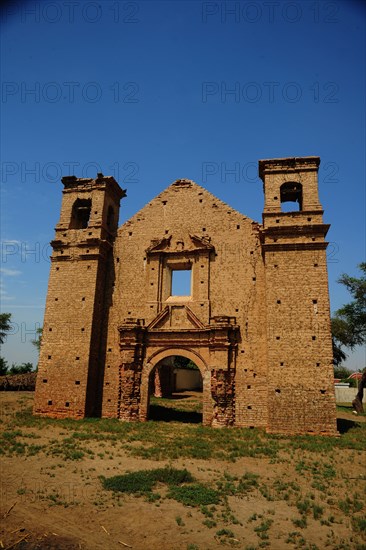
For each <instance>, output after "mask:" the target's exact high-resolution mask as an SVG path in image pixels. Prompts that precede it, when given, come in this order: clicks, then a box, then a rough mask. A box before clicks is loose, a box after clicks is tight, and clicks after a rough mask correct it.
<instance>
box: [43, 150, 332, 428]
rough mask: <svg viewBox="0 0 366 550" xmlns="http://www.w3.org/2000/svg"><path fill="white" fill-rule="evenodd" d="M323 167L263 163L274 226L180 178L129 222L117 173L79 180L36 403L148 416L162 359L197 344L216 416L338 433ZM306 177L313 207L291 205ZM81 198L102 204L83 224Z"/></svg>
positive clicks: (190, 353)
mask: <svg viewBox="0 0 366 550" xmlns="http://www.w3.org/2000/svg"><path fill="white" fill-rule="evenodd" d="M317 167H318V159H317V157H309V158H307V159H275V160H271V161H261V162H260V173H261V177H262V178H263V180H264V189H265V207H264V214H263V224H259V223H257V222H254V221H252V220H250V219H249V218H247V217H246V216H244V215H243V214H241V213H239V212H237V211H236V210H234V209H232V208H231V207H230V206H228V205H227V204H225V203H224V202H222V201H220V200H219V199H217V198H216V197H214V196H213V195H212V194H211V193H209V192H208V191H207V190H205V189H204V188H202V187H200V186H199V185H197V184H195V183H194V182H191V181H189V180H178V181H176V182H174V183H173V184H172V185H170V186H169V187H168V188H167V189H165V190H164V191H163V192H162V193H160V194H159V195H158V196H157V197H155V198H154V199H153V200H152V201H151V202H149V203H148V204H147V205H146V206H145V207H144V208H143V209H142V210H140V211H139V212H138V213H137V214H136V215H135V216H133V217H132V218H131V219H130V220H129V221H127V222H126V223H125V224H124V225H122V226H121V227H120V228H119V229H118V232H117V226H116V220H117V219H118V208H119V200H120V198H121V197H122V196H123V192H122V191H121V189H120V188H119V187H118V185H117V184H116V182H114V180H113V178H104V176H101V177H99V175H98V178H97V179H96V180H77V179H76V178H66V180H67V181H65V182H64V183H65V192H64V198H63V205H62V208H61V216H60V222H59V224H58V225H57V227H56V239H55V241H54V242H53V246H54V253H53V261H52V265H51V274H50V281H49V290H48V297H47V304H46V315H45V322H44V337H43V341H42V349H41V355H40V366H39V375H38V380H37V388H36V400H35V409H34V410H35V413H36V414H47V415H49V416H73V417H76V418H81V417H83V416H86V415H92V414H94V415H102V416H103V417H111V418H120V419H121V420H126V421H138V420H140V421H141V420H146V419H147V418H148V408H149V393H150V392H151V387H152V384H151V377H152V376H154V368H155V367H157V368H159V366H161V365H162V363H161V362H160V361H161V360H162V359H164V361H167V360H168V358H169V357H170V356H173V355H184V356H185V357H187V358H189V359H191V360H193V361H194V362H195V363H196V364H197V366H198V368H199V370H200V373H201V376H202V380H203V422H204V424H205V425H214V426H226V425H234V426H247V427H252V426H253V427H254V426H256V427H263V428H266V429H267V430H268V431H270V432H280V433H309V432H310V433H326V434H334V433H336V427H335V400H334V388H333V367H332V363H331V362H332V347H331V335H330V312H329V297H328V284H327V270H326V257H325V247H326V244H325V235H326V232H327V228H328V226H326V225H324V224H323V219H322V207H321V205H320V203H319V198H318V189H317ZM112 180H113V181H112ZM293 181H296V182H297V183H296V186H297V187H296V189H298V188H299V187H300V188H301V190H302V191H301V192H302V210H301V211H299V212H291V213H283V212H281V201H282V199H283V193H282V189H283V187H282V185H283V183H284V182H285V183H286V185H290V187H291V185H292V183H291V182H293ZM296 192H297V191H296ZM76 199H82V200H84V203H85V200H88V199H90V201H91V204H92V207H91V215H90V221H89V224H88V227H87V228H84V229H71V228H70V218H71V217H72V216H74V205H75V200H76ZM111 210H112V218H113V219H114V220H115V222H114V226H113V227H111V226H110V223H109V224H108V222H107V220H108V219H110V211H111ZM188 267H189V268H190V269H191V292H190V296H185V297H174V296H171V286H170V285H171V271H172V270H174V269H182V268H184V269H187V268H188ZM50 329H51V330H50ZM161 373H162V378H161V381H162V380H163V379H164V366H161ZM165 374H167V373H165Z"/></svg>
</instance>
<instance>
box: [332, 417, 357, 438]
mask: <svg viewBox="0 0 366 550" xmlns="http://www.w3.org/2000/svg"><path fill="white" fill-rule="evenodd" d="M359 425H360V424H359V422H357V420H356V421H354V420H347V419H346V418H337V430H338V431H339V433H340V434H345V433H347V432H348V430H350V429H351V428H356V427H357V426H359Z"/></svg>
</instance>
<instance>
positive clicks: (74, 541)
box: [0, 392, 366, 550]
mask: <svg viewBox="0 0 366 550" xmlns="http://www.w3.org/2000/svg"><path fill="white" fill-rule="evenodd" d="M0 400H1V401H0V403H1V410H0V412H1V431H4V430H6V428H7V426H8V425H9V423H11V419H12V418H13V417H14V414H15V412H16V411H17V410H21V409H22V408H28V407H29V406H30V405H31V404H32V400H33V394H32V393H31V392H1V395H0ZM340 416H341V417H342V418H343V419H344V421H346V422H349V423H352V424H354V422H355V421H357V422H358V421H361V422H364V421H365V420H366V419H365V418H361V419H360V418H355V417H354V416H353V415H352V414H348V413H343V412H342V413H341V415H340ZM19 429H21V430H22V432H23V433H25V434H26V433H28V434H29V435H31V434H35V433H36V434H37V439H34V441H30V440H29V441H28V443H30V442H31V443H34V444H37V445H41V444H45V443H47V442H48V441H50V440H54V439H58V438H62V437H65V436H66V435H67V434H66V432H65V429H64V428H59V427H57V426H56V427H55V426H52V427H51V428H50V426H45V427H36V428H35V427H31V428H27V427H26V428H23V427H21V428H19ZM172 431H174V424H172ZM100 445H101V444H100V442H97V441H92V442H90V443H88V446H89V447H90V448H91V450H93V452H94V455H93V457H92V456H91V457H90V458H89V457H84V458H83V459H81V460H65V459H63V458H60V457H58V456H47V454H46V453H45V452H43V451H42V452H38V453H37V454H34V456H17V455H15V454H13V455H12V456H4V455H3V456H2V457H1V481H2V483H1V507H0V517H1V518H2V521H1V531H0V547H1V548H7V549H10V548H18V549H19V548H27V549H36V548H39V549H78V548H79V549H90V550H94V549H110V550H113V549H121V548H134V549H135V550H145V549H148V550H173V549H174V550H198V549H199V550H214V549H218V548H222V547H223V546H233V547H237V548H242V549H247V550H249V549H251V550H253V549H255V548H263V547H269V548H271V549H274V550H277V549H278V550H283V549H286V548H289V549H291V548H305V549H306V548H308V549H311V548H312V549H315V548H318V549H320V550H322V549H324V548H334V549H344V550H346V549H348V548H349V549H353V548H354V549H356V548H357V549H361V548H366V546H362V542H361V534H362V533H361V534H360V533H359V532H355V531H354V530H353V527H352V517H351V514H348V515H347V514H345V513H344V512H343V511H342V510H341V509H340V507H339V501H340V500H342V499H345V498H346V496H347V495H350V498H351V500H352V499H354V494H355V492H357V491H358V492H359V493H360V495H359V502H360V503H361V504H360V505H361V506H364V510H363V512H365V505H366V495H365V489H364V485H365V473H366V472H365V465H366V463H365V453H364V452H362V451H358V450H357V451H355V450H349V449H337V452H336V453H332V456H331V457H330V456H327V454H326V453H324V452H321V453H319V456H317V455H316V454H315V455H314V453H311V454H309V453H308V452H307V451H306V452H305V451H304V452H302V451H296V452H295V453H294V452H292V453H291V454H289V456H288V457H287V458H286V456H283V457H282V460H275V461H273V460H272V459H270V458H260V459H258V458H252V457H245V458H240V459H237V460H236V461H235V462H227V461H219V460H195V459H178V460H175V461H173V462H172V461H169V460H165V461H154V460H145V459H142V458H139V457H133V456H130V455H129V454H127V453H125V452H123V450H119V451H118V452H117V451H115V450H114V451H113V453H112V452H111V453H110V454H106V453H105V447H103V448H102V449H101V446H100ZM101 450H102V451H103V452H101ZM301 460H303V461H305V463H307V461H308V462H309V463H310V462H311V463H312V464H316V463H317V461H318V464H320V465H321V464H323V463H325V462H331V464H332V467H333V468H334V469H335V470H336V477H335V478H334V479H332V485H331V487H330V488H329V487H328V489H327V490H326V491H325V492H324V493H323V494H322V491H321V490H320V491H319V490H318V489H316V488H314V487H313V483H314V476H313V477H311V475H310V474H308V472H307V471H306V469H305V470H302V471H300V472H299V471H298V469H296V465H298V464H299V461H301ZM167 464H170V465H172V466H174V467H175V468H187V469H188V470H189V471H190V472H191V473H192V474H193V475H194V476H195V477H196V478H197V480H199V481H200V482H204V483H210V484H211V485H212V486H214V485H215V483H216V481H217V480H218V479H221V478H223V476H224V475H225V474H226V475H228V474H229V475H231V476H242V475H243V474H244V473H245V472H248V471H249V472H252V473H255V474H257V475H258V476H259V478H258V479H259V480H260V482H261V483H263V484H264V485H266V486H268V488H269V489H268V490H269V491H270V490H271V487H274V485H273V483H275V481H276V480H282V481H284V482H292V481H293V482H296V483H297V484H298V485H299V486H300V487H301V496H302V498H305V496H306V495H310V494H313V497H314V499H315V501H316V502H317V503H318V504H319V505H321V506H322V507H323V508H324V511H323V513H322V518H323V520H326V521H325V522H323V523H322V522H321V521H320V520H319V519H315V518H314V517H313V516H312V515H311V514H308V516H307V526H306V527H303V528H301V527H298V526H295V525H294V520H295V521H296V519H297V520H298V519H299V518H300V517H301V516H300V513H299V510H298V509H297V507H296V505H295V502H294V501H293V500H291V498H290V500H285V498H280V497H279V495H278V494H275V493H273V500H268V498H266V496H264V495H263V491H260V490H258V488H255V489H254V490H253V491H251V492H250V493H248V495H246V496H241V497H239V496H229V497H228V500H227V505H225V506H224V505H222V506H221V507H216V508H217V510H216V511H215V514H214V518H213V520H214V521H215V522H216V525H215V526H208V525H207V524H204V523H203V522H204V521H207V519H208V518H207V516H206V515H205V514H204V513H202V511H201V510H200V508H197V507H187V506H184V505H183V504H181V503H179V502H177V501H175V500H172V499H168V498H162V499H160V500H159V501H157V502H147V501H146V499H145V498H144V497H135V496H127V495H122V496H120V497H116V496H115V495H114V494H113V493H111V492H108V491H106V490H104V489H103V487H102V485H101V482H100V479H99V476H100V475H104V476H107V477H108V476H112V475H116V474H122V473H125V472H126V471H135V470H143V469H149V468H157V467H161V466H164V465H167ZM362 483H363V485H362ZM164 491H165V488H164V487H160V488H159V492H160V493H161V494H162V496H164ZM295 497H296V495H295ZM309 498H311V497H309ZM228 506H229V509H230V512H228ZM225 510H226V512H225ZM359 513H361V514H362V511H360V512H359ZM230 514H231V516H232V517H230ZM258 516H259V517H258ZM261 516H262V517H261ZM233 518H234V519H233ZM329 518H333V519H331V520H329ZM328 520H329V521H328ZM263 522H267V531H266V532H267V533H268V538H266V535H265V536H264V538H261V536H260V533H261V531H260V529H258V527H260V525H261V524H262V523H263ZM327 523H328V524H327ZM268 525H270V527H269V528H268ZM256 528H257V530H255V529H256ZM222 530H227V531H228V533H225V532H224V533H222V532H221V534H218V533H220V531H222Z"/></svg>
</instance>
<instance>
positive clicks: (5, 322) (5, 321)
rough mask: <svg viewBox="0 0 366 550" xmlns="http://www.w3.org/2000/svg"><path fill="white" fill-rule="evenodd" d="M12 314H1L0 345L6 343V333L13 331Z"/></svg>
mask: <svg viewBox="0 0 366 550" xmlns="http://www.w3.org/2000/svg"><path fill="white" fill-rule="evenodd" d="M10 319H11V313H0V344H3V343H4V342H5V337H6V333H7V332H9V330H10V329H11V322H10Z"/></svg>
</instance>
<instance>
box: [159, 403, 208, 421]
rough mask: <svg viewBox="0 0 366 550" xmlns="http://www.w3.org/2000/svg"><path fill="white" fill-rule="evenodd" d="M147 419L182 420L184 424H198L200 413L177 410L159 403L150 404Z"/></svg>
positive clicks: (200, 418)
mask: <svg viewBox="0 0 366 550" xmlns="http://www.w3.org/2000/svg"><path fill="white" fill-rule="evenodd" d="M149 420H160V421H161V422H182V423H184V424H200V423H201V422H202V413H198V412H193V411H187V412H186V411H178V410H177V409H171V408H168V407H162V406H161V405H150V410H149Z"/></svg>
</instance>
